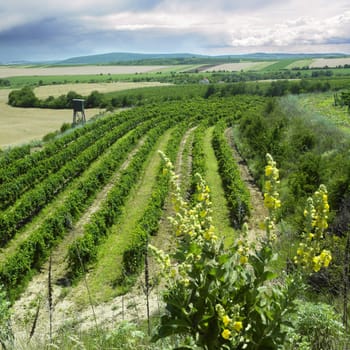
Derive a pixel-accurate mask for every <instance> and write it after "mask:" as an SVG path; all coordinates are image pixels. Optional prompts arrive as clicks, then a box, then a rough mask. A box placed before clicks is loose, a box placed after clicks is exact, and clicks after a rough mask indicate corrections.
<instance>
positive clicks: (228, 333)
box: [221, 328, 231, 340]
mask: <svg viewBox="0 0 350 350" xmlns="http://www.w3.org/2000/svg"><path fill="white" fill-rule="evenodd" d="M221 336H222V337H223V338H224V339H226V340H228V339H230V337H231V331H230V330H229V329H227V328H225V329H224V330H223V331H222V333H221Z"/></svg>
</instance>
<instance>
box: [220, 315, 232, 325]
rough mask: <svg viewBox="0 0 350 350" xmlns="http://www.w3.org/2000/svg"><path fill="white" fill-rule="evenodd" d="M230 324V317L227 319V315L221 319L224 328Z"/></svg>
mask: <svg viewBox="0 0 350 350" xmlns="http://www.w3.org/2000/svg"><path fill="white" fill-rule="evenodd" d="M230 322H231V319H230V317H228V316H227V315H224V316H223V318H222V323H223V324H224V326H225V327H227V325H228V324H229V323H230Z"/></svg>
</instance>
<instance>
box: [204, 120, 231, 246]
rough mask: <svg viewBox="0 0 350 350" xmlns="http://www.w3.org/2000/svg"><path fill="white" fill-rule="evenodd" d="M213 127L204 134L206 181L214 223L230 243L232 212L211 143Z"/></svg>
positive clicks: (219, 232) (218, 231)
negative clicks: (230, 217) (209, 191)
mask: <svg viewBox="0 0 350 350" xmlns="http://www.w3.org/2000/svg"><path fill="white" fill-rule="evenodd" d="M213 129H214V127H210V128H208V129H207V130H206V134H205V136H204V144H203V150H204V153H205V155H206V168H207V173H206V181H207V183H208V186H209V188H210V190H211V200H212V210H213V214H212V216H213V225H214V226H215V228H216V231H217V233H218V234H220V236H221V237H225V241H226V243H229V242H231V240H232V239H233V236H234V230H233V228H232V227H231V223H230V220H229V215H230V214H229V210H228V207H227V203H226V198H225V192H224V189H223V187H222V182H221V178H220V175H219V170H218V163H217V160H216V157H215V153H214V150H213V147H212V145H211V139H212V133H213Z"/></svg>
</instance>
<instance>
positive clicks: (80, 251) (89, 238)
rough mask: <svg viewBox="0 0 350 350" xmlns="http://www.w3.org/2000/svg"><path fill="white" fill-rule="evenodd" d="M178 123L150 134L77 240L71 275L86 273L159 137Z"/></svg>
mask: <svg viewBox="0 0 350 350" xmlns="http://www.w3.org/2000/svg"><path fill="white" fill-rule="evenodd" d="M175 122H176V119H175V118H174V119H170V118H168V119H166V120H165V121H163V122H162V123H160V124H158V126H157V127H155V128H153V129H152V130H151V132H149V133H148V135H147V139H146V141H145V142H144V144H143V145H142V146H141V147H140V149H139V150H138V152H137V153H136V155H135V156H134V157H133V159H132V160H131V162H130V164H129V165H128V167H127V168H126V169H125V170H124V171H123V172H122V174H121V176H120V179H119V181H118V182H117V183H116V185H115V186H114V187H113V188H112V190H111V191H110V193H109V195H108V197H107V199H106V201H105V202H104V203H103V204H102V206H101V208H100V209H99V210H98V211H97V212H96V213H94V214H93V216H92V218H91V220H90V222H89V223H88V224H87V225H86V226H85V227H84V234H83V236H81V237H79V238H77V239H76V240H75V241H74V242H73V243H72V244H71V245H70V247H69V249H68V265H69V269H70V275H71V276H72V277H76V276H78V275H80V274H81V273H82V272H83V271H84V266H86V265H87V264H89V263H91V262H93V261H95V259H96V256H97V250H98V245H99V244H100V243H101V241H102V240H103V238H104V237H105V236H106V235H107V234H108V229H109V228H110V227H111V226H112V225H113V224H114V223H115V222H116V220H117V218H118V217H119V216H120V215H121V214H122V213H123V206H124V203H125V201H126V199H127V198H128V195H129V193H130V191H131V189H132V188H133V186H134V185H135V184H136V182H137V180H138V179H139V178H140V176H141V170H142V167H143V164H144V162H145V160H146V158H147V157H148V155H149V153H150V152H151V150H152V148H153V147H154V145H155V143H156V141H157V140H158V138H159V137H160V136H161V135H162V134H163V133H164V131H165V130H166V129H168V128H169V127H170V126H171V125H173V124H174V123H175Z"/></svg>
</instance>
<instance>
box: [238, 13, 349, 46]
mask: <svg viewBox="0 0 350 350" xmlns="http://www.w3.org/2000/svg"><path fill="white" fill-rule="evenodd" d="M231 33H232V45H233V46H234V47H249V46H265V45H269V46H279V47H281V46H289V45H318V44H327V43H329V42H334V41H339V42H349V41H350V36H349V33H350V11H347V12H345V13H343V14H341V15H338V16H333V17H330V18H326V19H317V18H313V17H306V16H303V17H300V18H297V19H295V20H287V21H284V22H279V23H275V24H272V25H268V26H266V25H264V23H259V24H258V25H254V24H251V23H247V24H246V25H245V27H244V28H242V29H238V30H237V29H234V28H233V29H232V31H231Z"/></svg>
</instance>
